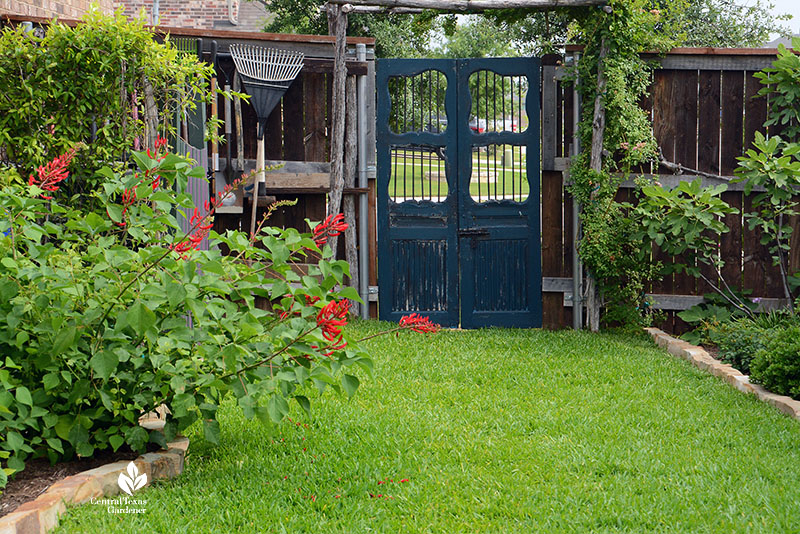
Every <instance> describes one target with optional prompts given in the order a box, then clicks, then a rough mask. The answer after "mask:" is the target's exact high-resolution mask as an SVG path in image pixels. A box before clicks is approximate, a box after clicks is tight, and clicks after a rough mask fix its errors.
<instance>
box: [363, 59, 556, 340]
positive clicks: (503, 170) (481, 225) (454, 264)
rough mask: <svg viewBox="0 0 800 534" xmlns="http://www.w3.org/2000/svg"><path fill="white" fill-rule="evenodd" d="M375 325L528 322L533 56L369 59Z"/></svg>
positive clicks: (534, 209)
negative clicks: (409, 318)
mask: <svg viewBox="0 0 800 534" xmlns="http://www.w3.org/2000/svg"><path fill="white" fill-rule="evenodd" d="M376 85H377V88H378V113H377V122H378V124H377V142H378V287H379V295H378V297H379V312H380V317H381V318H382V319H387V320H393V321H397V320H399V319H400V317H402V316H403V315H407V314H408V313H412V312H418V313H421V314H423V315H426V316H429V317H430V318H431V320H433V321H435V322H438V323H440V324H442V325H445V326H459V325H460V326H461V327H463V328H477V327H482V326H514V327H539V326H541V322H542V304H541V302H542V301H541V280H542V278H541V240H540V227H539V92H540V90H539V85H540V61H539V59H538V58H502V59H497V58H492V59H460V60H449V59H437V60H429V59H425V60H411V59H392V60H381V61H379V62H378V68H377V79H376Z"/></svg>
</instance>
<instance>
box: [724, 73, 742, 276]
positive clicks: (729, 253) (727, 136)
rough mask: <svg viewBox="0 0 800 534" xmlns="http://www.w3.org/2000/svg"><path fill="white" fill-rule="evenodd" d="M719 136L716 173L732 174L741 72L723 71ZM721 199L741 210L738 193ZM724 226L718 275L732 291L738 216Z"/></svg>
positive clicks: (738, 140) (737, 267)
mask: <svg viewBox="0 0 800 534" xmlns="http://www.w3.org/2000/svg"><path fill="white" fill-rule="evenodd" d="M720 104H721V106H722V110H721V135H720V143H721V145H720V174H723V175H728V176H729V175H732V174H733V171H734V169H736V167H737V161H736V158H737V157H738V156H739V155H741V153H742V146H743V145H742V143H743V135H744V134H743V128H744V124H743V122H744V72H743V71H723V72H722V86H721V91H720ZM722 199H723V200H724V201H726V202H727V203H728V204H730V205H731V206H733V207H734V208H738V209H740V210H741V207H742V198H741V193H737V192H727V193H723V195H722ZM725 223H726V224H727V226H728V228H729V230H730V231H729V232H728V233H726V234H723V236H722V239H721V240H720V254H721V257H722V259H723V261H724V262H725V267H723V269H722V276H723V278H724V279H725V281H726V282H727V283H728V285H729V286H730V287H732V288H735V289H740V288H741V287H742V280H741V276H742V269H741V257H742V227H741V216H739V215H735V214H733V215H727V216H726V217H725Z"/></svg>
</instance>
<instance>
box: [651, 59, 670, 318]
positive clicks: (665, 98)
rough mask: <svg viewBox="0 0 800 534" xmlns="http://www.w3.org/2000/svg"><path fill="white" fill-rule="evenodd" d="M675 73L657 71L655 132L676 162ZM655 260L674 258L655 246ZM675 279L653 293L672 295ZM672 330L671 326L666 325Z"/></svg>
mask: <svg viewBox="0 0 800 534" xmlns="http://www.w3.org/2000/svg"><path fill="white" fill-rule="evenodd" d="M674 82H675V71H670V70H657V71H656V72H655V73H654V75H653V132H654V134H655V137H656V142H657V143H658V146H659V147H661V151H662V153H663V154H664V157H665V158H666V159H667V160H669V161H675V127H676V122H675V111H676V110H675V106H674V97H673V94H674V90H675V85H674ZM653 258H654V259H655V260H656V261H661V262H663V263H664V265H668V264H669V263H670V262H671V261H672V258H671V257H670V256H669V255H667V254H664V253H663V252H662V251H661V250H660V249H659V248H658V247H657V246H655V245H653ZM672 290H673V277H672V275H671V274H667V275H664V276H663V278H662V279H661V280H655V281H654V282H653V286H652V291H653V293H667V294H669V293H672ZM664 326H665V327H668V328H670V329H671V324H665V325H664Z"/></svg>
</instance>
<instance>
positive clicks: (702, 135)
mask: <svg viewBox="0 0 800 534" xmlns="http://www.w3.org/2000/svg"><path fill="white" fill-rule="evenodd" d="M720 77H721V73H720V71H718V70H701V71H700V74H699V76H698V91H697V100H698V102H697V169H698V170H701V171H703V172H709V173H712V174H719V136H720V129H719V128H720ZM707 235H712V234H711V232H709V233H708V234H707ZM700 272H702V273H703V275H704V276H705V277H706V278H708V279H709V280H711V281H712V282H713V283H714V284H717V283H718V282H719V280H718V279H717V272H716V270H715V269H714V268H713V267H712V266H710V265H705V264H704V265H701V267H700ZM711 291H713V289H712V287H711V285H709V284H708V283H706V282H705V281H704V280H702V279H700V280H698V281H697V293H698V294H700V295H702V294H704V293H709V292H711Z"/></svg>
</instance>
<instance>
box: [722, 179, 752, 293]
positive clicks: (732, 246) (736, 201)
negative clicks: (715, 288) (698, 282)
mask: <svg viewBox="0 0 800 534" xmlns="http://www.w3.org/2000/svg"><path fill="white" fill-rule="evenodd" d="M722 200H724V201H725V202H727V203H728V204H729V205H730V206H731V207H733V208H736V209H737V210H739V211H740V212H741V210H742V194H741V193H739V192H738V191H737V192H731V191H728V192H725V193H722ZM725 225H726V226H727V227H728V229H729V231H728V232H727V233H725V234H722V237H721V238H720V256H721V257H722V259H723V261H725V266H724V267H723V268H722V276H723V278H725V281H726V282H728V285H730V286H731V287H732V288H734V289H741V288H742V265H741V257H742V231H743V229H742V217H741V215H740V214H729V215H726V216H725ZM744 243H745V245H746V244H747V240H745V242H744ZM745 254H747V252H745ZM745 269H747V266H746V264H745ZM746 279H747V276H745V280H746ZM745 287H750V286H749V285H747V283H745Z"/></svg>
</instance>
